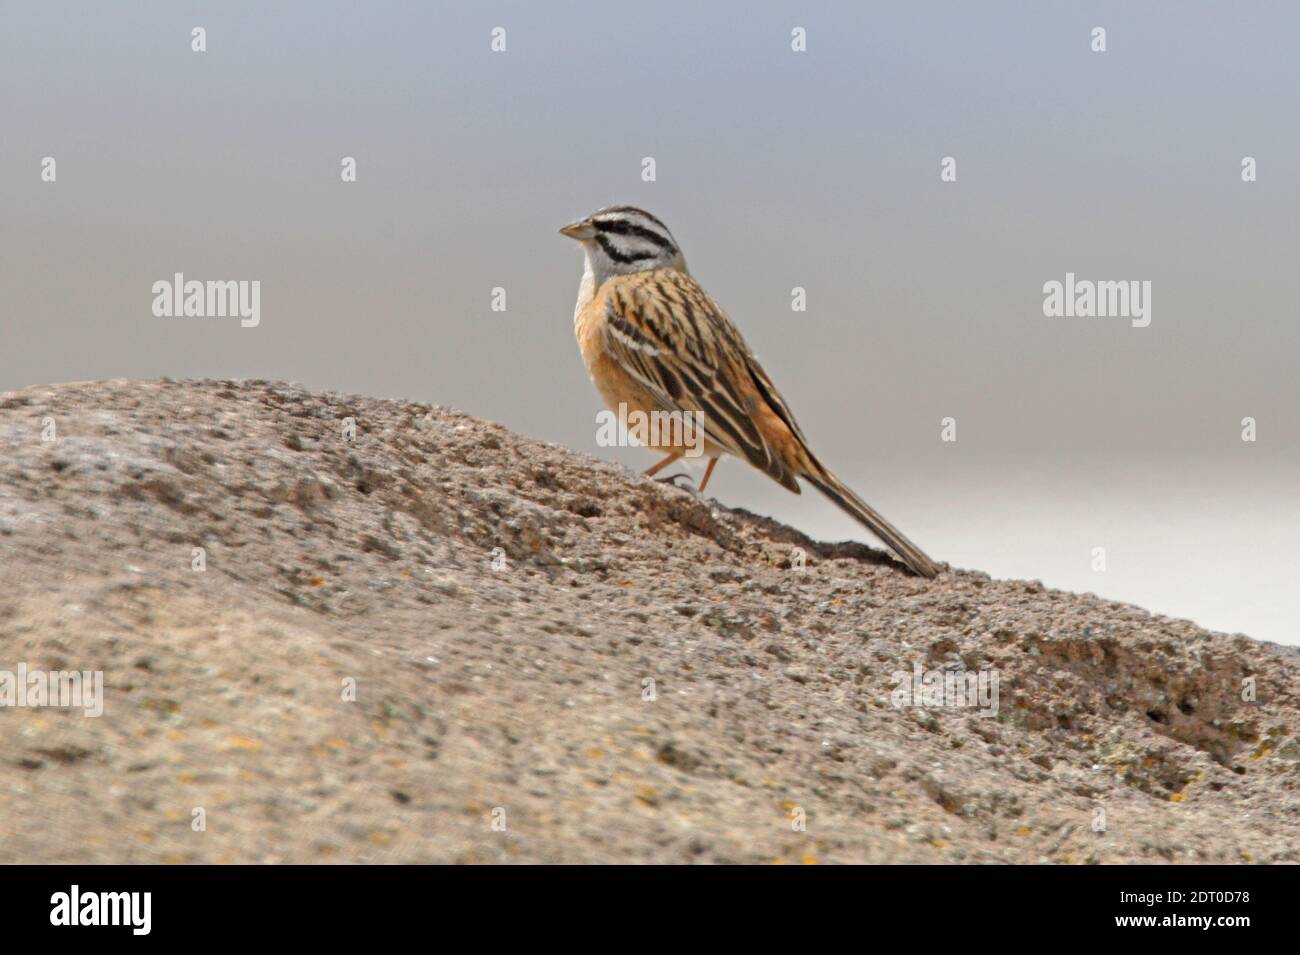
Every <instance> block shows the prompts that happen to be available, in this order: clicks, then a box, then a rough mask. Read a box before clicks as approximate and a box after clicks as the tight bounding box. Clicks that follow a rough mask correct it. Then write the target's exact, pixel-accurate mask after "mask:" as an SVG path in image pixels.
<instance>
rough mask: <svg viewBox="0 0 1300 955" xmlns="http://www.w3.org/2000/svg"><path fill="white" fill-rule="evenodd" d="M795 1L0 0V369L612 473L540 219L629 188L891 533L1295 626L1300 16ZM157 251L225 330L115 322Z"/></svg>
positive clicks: (750, 499) (770, 507)
mask: <svg viewBox="0 0 1300 955" xmlns="http://www.w3.org/2000/svg"><path fill="white" fill-rule="evenodd" d="M804 6H805V5H803V4H795V3H787V4H779V3H743V4H742V3H709V4H702V3H698V2H696V3H689V2H681V3H677V2H672V0H659V2H656V3H654V4H638V5H632V4H627V5H615V4H611V3H608V2H602V3H578V2H566V3H548V4H541V3H524V2H519V3H482V4H470V3H455V4H452V3H383V2H369V3H363V4H362V3H335V2H311V3H307V2H301V3H292V2H277V3H262V4H253V3H225V4H202V3H185V2H175V0H168V2H131V3H125V2H122V3H89V2H86V3H66V4H50V3H44V2H18V0H0V24H2V25H3V29H2V30H0V130H2V131H3V137H2V139H0V209H2V210H3V214H2V216H0V296H2V297H3V307H2V308H0V389H9V388H17V387H22V386H25V385H29V384H38V383H47V382H57V381H68V380H80V379H92V378H108V377H158V376H172V377H265V378H277V379H288V380H293V381H298V382H302V383H304V384H306V385H308V386H310V387H314V388H330V389H338V390H345V391H354V392H361V393H366V394H372V395H383V396H401V397H407V398H413V399H417V400H424V401H430V402H435V403H439V404H447V405H454V406H457V407H461V408H464V409H465V410H467V411H469V412H471V413H473V414H476V415H479V416H482V417H485V418H491V419H494V420H497V421H500V422H502V423H504V424H506V425H508V426H509V427H511V428H513V429H515V430H517V431H521V432H523V433H525V434H529V435H534V436H537V437H541V438H545V439H547V440H552V441H557V442H561V443H563V444H566V445H569V446H571V447H574V448H577V449H579V450H583V451H587V452H591V453H596V454H602V455H605V456H609V457H614V458H616V459H619V460H624V461H626V462H628V463H629V464H632V465H635V466H645V465H646V464H648V463H650V462H651V461H652V460H653V458H652V456H650V455H649V454H647V453H646V452H644V451H639V450H617V449H615V450H607V449H601V448H598V447H596V445H595V413H596V412H597V410H599V407H600V406H599V404H598V402H597V398H596V395H595V392H594V390H593V389H592V387H591V385H590V383H589V382H588V380H587V378H586V374H585V371H584V369H583V366H582V363H581V360H580V358H579V356H578V353H577V349H576V347H575V345H574V341H573V336H572V330H571V329H572V324H571V318H572V309H573V300H574V297H575V294H576V288H577V282H578V278H579V275H580V269H581V255H580V253H579V250H578V248H577V246H575V245H574V244H573V243H572V242H570V241H568V240H566V239H564V238H562V237H560V236H558V235H557V234H556V232H555V230H556V228H557V227H558V226H560V225H562V224H564V223H566V222H568V221H571V220H572V219H574V218H576V217H578V216H579V215H582V214H585V213H587V212H590V211H592V210H594V209H596V208H598V207H600V206H602V205H607V204H610V203H615V202H618V203H636V204H639V205H643V206H645V207H646V208H648V209H649V210H650V211H651V212H653V213H655V214H656V215H658V216H659V217H660V218H663V219H665V220H666V221H667V222H668V224H669V225H670V227H671V228H672V229H673V232H674V233H675V235H676V236H677V238H678V240H679V242H680V243H681V244H682V246H683V247H684V249H685V252H686V255H687V258H688V260H689V262H690V265H691V269H692V271H693V272H694V274H695V275H696V277H697V278H699V279H700V280H701V281H702V282H703V283H704V285H705V286H706V287H707V288H708V289H709V290H710V291H711V292H712V293H713V295H714V296H715V297H716V298H717V299H718V300H719V301H720V302H721V303H722V304H723V305H724V306H725V307H726V308H727V309H728V311H729V312H730V313H731V315H732V316H733V318H734V319H735V320H736V322H737V323H738V325H739V326H740V327H741V329H742V330H743V331H744V333H745V335H746V337H747V338H748V339H749V341H750V343H751V344H752V345H753V346H754V348H755V350H756V351H757V352H758V354H759V357H760V358H761V359H762V361H763V362H764V364H765V365H766V367H767V370H768V372H769V373H770V374H771V375H772V377H773V378H774V379H775V381H776V382H777V384H778V385H779V386H780V387H781V389H782V391H783V392H784V393H785V396H786V398H787V399H788V400H789V402H790V403H791V405H792V406H793V408H794V410H795V412H796V414H797V416H798V417H799V419H800V423H801V424H802V426H803V428H804V430H805V432H806V433H807V434H808V436H809V438H810V440H811V441H812V443H813V445H814V447H815V448H816V449H817V451H818V453H819V455H820V456H821V457H822V458H823V460H825V461H826V462H827V463H828V464H830V465H831V466H833V467H834V468H835V469H836V470H837V471H838V472H839V473H840V474H841V476H842V477H843V478H845V480H847V481H848V482H849V483H850V484H852V485H854V486H856V487H857V488H858V489H859V491H860V492H861V493H862V494H863V496H864V497H866V498H867V500H869V501H870V502H871V503H872V504H874V505H875V506H877V507H878V508H879V509H880V510H881V511H882V512H883V513H885V514H886V515H887V516H888V517H889V518H891V519H892V520H893V521H894V522H895V523H897V524H898V525H900V526H901V527H902V528H903V530H904V531H905V532H907V533H908V534H909V535H910V536H912V537H913V538H914V539H915V540H917V542H918V543H920V544H921V545H922V546H924V547H925V548H926V549H927V550H928V551H929V552H930V553H931V554H932V555H933V556H935V557H937V558H939V559H943V560H948V561H951V562H952V563H954V564H956V565H959V566H968V567H975V568H980V569H983V570H987V571H989V572H991V573H993V574H994V575H995V576H1020V577H1034V578H1040V579H1042V580H1043V581H1044V582H1045V583H1047V584H1049V585H1051V586H1059V587H1064V588H1067V589H1071V590H1081V591H1094V592H1096V593H1099V594H1101V595H1103V596H1108V597H1114V598H1117V599H1123V600H1129V601H1133V602H1135V603H1140V604H1142V605H1143V606H1146V607H1148V608H1149V609H1152V610H1157V611H1160V612H1164V613H1169V614H1172V615H1175V616H1185V617H1190V618H1192V619H1194V620H1196V621H1197V622H1198V623H1201V624H1203V625H1205V626H1209V627H1212V628H1215V629H1220V630H1227V631H1243V632H1246V633H1248V634H1250V635H1252V636H1255V637H1259V638H1264V639H1272V640H1277V641H1281V642H1287V643H1300V626H1297V620H1298V619H1300V586H1297V570H1298V569H1300V561H1298V560H1297V558H1296V556H1295V547H1296V542H1297V537H1298V536H1300V498H1298V496H1297V491H1296V487H1297V480H1296V478H1297V471H1298V465H1300V438H1298V435H1300V408H1298V405H1300V402H1297V395H1298V389H1297V376H1296V372H1295V368H1296V362H1297V358H1298V356H1300V329H1298V328H1297V321H1296V318H1295V315H1294V312H1295V308H1296V305H1295V303H1296V302H1297V300H1298V298H1300V270H1298V269H1297V268H1296V267H1295V264H1294V262H1293V259H1294V257H1295V253H1296V241H1295V224H1296V222H1297V219H1298V218H1300V216H1298V213H1300V191H1298V186H1297V182H1298V179H1297V171H1298V170H1300V123H1297V122H1296V115H1297V106H1298V105H1300V58H1297V56H1296V55H1295V50H1294V47H1295V42H1294V38H1295V37H1296V36H1297V35H1300V6H1297V5H1296V4H1294V3H1260V2H1254V3H1250V4H1244V5H1239V6H1233V5H1229V4H1209V3H1187V2H1178V3H1174V2H1167V3H1162V2H1150V3H1142V4H1125V3H1090V4H1041V3H1033V2H1023V3H981V4H967V3H957V2H952V3H901V2H900V3H889V4H884V3H873V4H861V3H829V2H828V3H819V4H816V5H812V9H801V7H804ZM195 26H203V27H205V28H206V30H207V45H208V50H207V52H206V53H202V54H197V53H194V52H192V51H191V49H190V31H191V28H192V27H195ZM496 26H501V27H504V28H505V30H506V43H507V50H506V52H504V53H493V52H492V51H491V49H490V39H491V38H490V31H491V30H492V28H493V27H496ZM796 26H801V27H804V28H805V29H806V30H807V37H808V40H807V45H808V49H807V52H806V53H795V52H792V50H791V48H790V32H791V29H792V28H793V27H796ZM1094 26H1104V27H1105V28H1106V30H1107V45H1108V50H1107V52H1105V53H1103V54H1098V53H1093V52H1092V51H1091V50H1090V31H1091V29H1092V28H1093V27H1094ZM44 156H53V157H55V159H56V160H57V163H58V167H57V169H58V181H57V182H56V183H54V184H47V183H42V182H41V180H40V162H41V158H42V157H44ZM343 156H354V157H356V159H357V162H358V174H359V181H358V182H356V183H351V184H344V183H342V182H341V181H340V177H339V169H340V167H339V162H340V159H341V158H342V157H343ZM645 156H652V157H654V158H655V160H656V164H657V180H656V181H655V182H650V183H647V182H643V181H642V180H641V176H640V173H641V159H642V158H643V157H645ZM944 156H954V157H956V159H957V174H958V178H957V182H955V183H942V182H940V178H939V169H940V160H941V158H942V157H944ZM1243 156H1253V157H1255V158H1256V159H1257V161H1258V174H1259V180H1258V181H1257V182H1255V183H1250V184H1247V183H1243V182H1242V180H1241V176H1240V169H1241V165H1240V164H1241V159H1242V157H1243ZM177 271H180V272H183V273H185V275H186V276H187V277H189V278H197V279H201V280H206V279H247V280H252V279H257V280H260V281H261V283H262V321H261V324H260V326H259V327H257V328H255V329H247V328H241V327H240V325H239V322H238V320H225V321H222V320H215V321H203V320H189V321H186V320H165V319H159V318H155V317H154V316H153V315H152V312H151V304H152V299H153V296H152V292H151V286H152V284H153V283H154V282H155V281H157V280H159V279H170V277H171V275H172V274H173V273H174V272H177ZM1067 271H1072V272H1074V273H1076V274H1077V275H1078V276H1079V277H1080V278H1091V279H1114V280H1122V279H1137V280H1149V281H1150V282H1151V283H1152V285H1153V293H1152V305H1153V312H1152V321H1151V325H1150V327H1148V328H1145V329H1137V328H1133V327H1131V326H1130V324H1129V323H1128V322H1127V321H1126V320H1119V319H1083V318H1074V319H1048V318H1045V317H1044V316H1043V314H1042V302H1043V293H1042V286H1043V283H1044V282H1047V281H1050V280H1053V279H1056V280H1063V279H1064V277H1065V273H1066V272H1067ZM796 285H797V286H803V287H804V288H806V289H807V297H808V310H807V311H806V312H802V313H795V312H792V311H791V309H790V290H791V288H792V287H793V286H796ZM494 286H502V287H504V288H505V289H506V290H507V303H508V309H507V311H506V312H504V313H497V312H493V311H492V310H491V309H490V303H491V290H492V288H493V287H494ZM1248 415H1249V416H1252V417H1254V418H1256V419H1257V421H1258V428H1259V439H1258V441H1257V442H1255V443H1253V444H1250V443H1244V442H1242V441H1241V439H1240V430H1241V424H1240V422H1241V419H1242V418H1243V417H1245V416H1248ZM945 416H952V417H954V418H955V419H956V420H957V434H958V440H957V442H956V443H954V444H946V443H943V442H941V441H940V421H941V419H942V418H944V417H945ZM710 492H711V493H713V494H716V495H717V496H718V498H719V499H720V500H723V501H725V502H726V503H729V504H733V505H740V506H745V507H748V508H750V509H752V510H757V511H763V512H767V513H774V514H776V515H777V516H778V517H781V518H783V519H785V520H788V521H790V522H792V523H794V524H796V525H797V526H799V527H801V528H803V529H805V530H807V531H809V532H811V533H813V534H816V535H819V536H825V537H828V538H836V539H839V538H844V537H850V536H858V531H857V528H856V525H854V524H853V523H852V522H851V521H849V520H848V519H847V518H844V517H842V516H841V515H840V514H839V513H838V512H837V511H835V510H834V508H833V507H831V506H830V505H829V504H825V503H824V502H821V501H819V500H814V498H815V497H816V495H815V492H812V491H809V492H808V493H806V494H805V495H804V496H803V497H801V498H796V497H793V496H791V495H789V494H788V493H787V492H785V491H784V490H782V489H781V488H779V487H777V486H776V485H774V484H771V483H770V482H768V481H767V480H766V479H765V478H763V477H762V476H760V475H757V474H754V473H752V472H749V471H748V470H747V468H746V467H745V466H743V465H741V464H738V463H736V462H734V461H733V462H724V463H723V465H721V466H720V468H719V470H718V472H717V473H716V474H715V476H714V478H713V483H712V484H711V485H710ZM1097 546H1102V547H1105V548H1106V549H1107V569H1106V570H1105V571H1104V572H1097V571H1094V570H1093V569H1092V548H1093V547H1097Z"/></svg>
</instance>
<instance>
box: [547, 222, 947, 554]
mask: <svg viewBox="0 0 1300 955" xmlns="http://www.w3.org/2000/svg"><path fill="white" fill-rule="evenodd" d="M559 231H560V234H561V235H564V236H568V237H569V238H571V239H575V240H576V241H578V242H579V243H581V245H582V249H583V252H584V253H585V260H584V264H583V274H582V280H581V282H580V284H579V286H578V301H577V305H576V306H575V307H574V310H573V326H574V334H575V336H576V337H577V339H578V348H579V350H580V351H581V353H582V358H583V361H584V362H585V364H586V366H587V372H588V374H589V375H590V376H591V380H592V383H593V384H594V385H595V386H596V390H597V391H598V392H600V394H601V397H602V398H603V399H604V400H605V403H606V404H607V405H608V406H609V408H610V409H611V410H613V411H617V410H618V409H619V407H620V406H623V408H624V409H625V410H627V409H630V410H632V411H639V412H641V413H642V414H643V415H650V414H652V413H655V412H659V413H663V412H669V413H672V412H676V413H678V414H681V415H688V414H689V415H692V416H694V417H693V419H692V420H695V421H698V422H699V424H700V427H701V428H702V429H703V432H704V441H703V453H704V454H705V455H706V456H707V457H708V458H709V463H708V466H707V468H706V470H705V472H704V478H703V480H702V481H701V482H700V485H699V489H698V490H699V492H700V493H703V491H704V489H705V487H707V486H708V483H709V478H710V477H711V476H712V474H713V468H714V466H715V465H716V464H717V463H718V459H719V458H720V457H722V456H723V455H724V454H729V455H732V456H733V457H737V458H740V459H742V460H744V461H747V462H748V463H749V464H751V465H753V466H754V467H755V468H757V469H758V470H760V471H762V472H763V473H764V474H766V475H767V476H768V477H770V478H772V479H773V480H774V481H776V482H777V483H778V484H780V485H782V486H783V487H785V488H787V489H788V490H790V491H793V492H794V493H795V494H799V493H801V489H800V485H799V479H800V478H802V479H803V480H806V481H808V482H809V483H810V484H812V485H813V487H815V488H817V490H819V491H821V493H822V494H824V495H826V497H827V498H829V499H830V500H831V501H832V502H833V503H834V504H836V505H837V506H838V507H840V508H841V509H842V510H843V511H845V512H846V513H847V514H849V515H850V516H851V517H853V518H855V519H856V520H857V521H858V522H860V523H861V524H862V525H863V526H864V527H866V529H867V530H869V531H870V532H871V533H872V534H873V535H875V536H876V537H877V538H879V539H880V540H881V541H882V542H883V543H884V544H885V545H887V546H888V547H889V549H890V550H891V551H892V552H893V553H894V555H896V556H897V557H898V558H899V559H900V560H901V561H902V562H903V563H904V564H905V565H906V566H907V567H908V568H909V569H910V570H911V571H912V572H913V573H915V574H917V575H919V576H921V577H926V578H930V577H934V576H935V575H936V574H938V572H939V567H938V565H937V564H935V562H934V561H932V560H931V559H930V558H929V557H927V556H926V554H925V552H924V551H922V550H921V549H920V548H919V547H917V546H916V545H915V544H913V543H912V542H911V541H910V540H908V538H907V537H906V536H904V535H903V534H902V532H900V531H899V530H898V529H897V528H896V527H894V526H893V525H892V524H890V523H889V522H888V521H887V520H885V519H884V518H883V517H882V516H881V515H880V514H879V513H877V512H876V511H875V510H873V509H872V508H871V507H870V506H869V505H868V504H867V503H866V502H865V501H863V500H862V498H860V497H858V495H857V494H855V493H854V492H853V491H852V490H851V489H850V488H849V487H848V486H847V485H846V484H845V483H844V482H843V481H841V480H840V479H839V478H838V477H836V476H835V475H834V474H833V473H832V472H831V471H830V470H829V469H828V468H826V467H825V466H824V465H823V464H822V463H821V462H820V461H819V460H818V459H817V457H816V456H815V455H814V454H813V453H812V450H811V449H810V448H809V447H808V441H807V439H806V438H805V437H804V433H803V431H802V430H800V428H799V425H798V424H797V423H796V422H795V419H794V415H793V414H792V413H791V411H790V406H789V405H788V404H787V403H786V401H785V399H784V398H782V397H781V393H780V392H779V391H777V389H776V386H775V385H774V384H773V383H772V379H771V378H769V377H768V375H767V372H765V371H764V370H763V367H762V366H761V365H760V364H759V362H758V359H757V358H756V357H755V356H754V352H753V351H752V350H751V349H750V347H749V346H748V345H747V344H746V343H745V340H744V339H743V338H742V337H741V335H740V331H739V330H738V329H737V328H736V326H735V325H734V324H733V323H732V321H731V319H730V318H728V317H727V314H726V312H724V311H723V310H722V308H721V307H720V306H719V305H718V304H717V303H716V302H715V301H714V300H713V298H712V297H711V296H710V295H709V293H708V292H706V291H705V290H704V288H703V287H702V286H701V285H700V284H699V283H698V282H697V281H696V280H695V279H694V278H693V277H692V276H691V273H690V271H689V270H688V269H687V267H686V258H685V256H683V255H682V250H681V247H680V246H679V245H678V244H677V240H676V239H675V238H673V235H672V233H671V232H670V231H669V230H668V227H667V226H666V225H664V223H663V222H662V221H661V220H660V219H658V218H656V217H655V216H653V215H651V214H650V213H649V212H646V211H645V210H643V209H639V208H637V207H635V206H626V205H615V206H607V207H605V208H603V209H600V210H598V211H596V212H594V213H592V214H591V215H589V216H586V217H584V218H582V219H578V220H577V221H576V222H572V223H570V224H569V225H566V226H564V227H562V228H561V229H560V230H559ZM677 438H678V440H677V441H676V443H675V444H674V443H673V442H672V441H663V440H662V439H661V441H660V442H659V443H658V444H651V447H652V448H653V449H655V450H659V451H662V452H664V453H665V454H666V457H664V459H663V460H661V461H660V462H658V463H657V464H655V465H654V466H652V467H651V468H649V469H648V470H647V471H646V472H645V474H646V475H648V476H651V477H653V476H654V475H655V474H657V473H658V472H659V471H660V470H662V469H663V468H665V467H667V466H668V465H671V464H672V463H673V462H675V461H677V460H678V459H680V458H681V457H682V456H683V455H684V454H687V453H688V449H687V448H686V447H685V446H684V445H683V444H682V442H681V440H680V435H677Z"/></svg>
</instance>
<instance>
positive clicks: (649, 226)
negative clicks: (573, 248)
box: [560, 206, 686, 284]
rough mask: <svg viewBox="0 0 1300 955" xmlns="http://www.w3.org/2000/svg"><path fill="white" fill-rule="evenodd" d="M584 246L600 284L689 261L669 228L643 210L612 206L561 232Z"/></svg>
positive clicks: (677, 267) (676, 267) (676, 266)
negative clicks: (618, 277) (609, 278)
mask: <svg viewBox="0 0 1300 955" xmlns="http://www.w3.org/2000/svg"><path fill="white" fill-rule="evenodd" d="M560 234H561V235H567V236H568V237H569V238H570V239H574V240H576V241H578V242H581V243H582V247H583V249H584V250H585V251H586V253H587V261H588V262H589V263H590V265H591V270H592V272H593V273H594V274H595V276H596V281H597V284H599V283H600V282H603V281H604V280H605V279H606V278H608V277H609V276H611V275H627V274H629V273H632V272H648V271H650V270H651V269H665V268H674V269H680V270H681V271H683V272H684V271H686V259H685V258H684V257H683V256H682V250H681V249H679V248H678V247H677V240H676V239H674V238H673V235H672V233H671V232H669V231H668V227H667V226H666V225H664V224H663V223H662V222H660V221H659V220H658V219H656V218H655V217H654V216H652V215H651V214H650V213H648V212H646V211H645V210H643V209H637V208H636V207H634V206H609V207H608V208H605V209H601V210H600V211H599V212H593V213H592V214H591V215H589V216H587V217H586V218H585V219H579V220H578V221H577V222H573V223H571V224H569V225H566V226H565V227H564V228H563V229H561V230H560Z"/></svg>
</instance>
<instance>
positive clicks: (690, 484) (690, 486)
mask: <svg viewBox="0 0 1300 955" xmlns="http://www.w3.org/2000/svg"><path fill="white" fill-rule="evenodd" d="M678 479H682V480H685V481H686V486H685V487H682V485H680V484H678V483H677V481H678ZM655 483H656V484H671V485H672V486H673V487H675V488H677V490H679V491H685V492H686V493H687V494H691V495H694V496H695V497H700V492H699V489H698V488H696V486H695V482H694V481H692V480H691V476H690V475H689V474H670V475H668V477H661V478H655Z"/></svg>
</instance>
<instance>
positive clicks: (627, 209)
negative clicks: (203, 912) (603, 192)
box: [596, 206, 668, 232]
mask: <svg viewBox="0 0 1300 955" xmlns="http://www.w3.org/2000/svg"><path fill="white" fill-rule="evenodd" d="M606 212H622V213H625V214H626V215H633V216H641V217H642V218H644V219H648V220H650V221H651V222H653V223H654V224H655V225H657V226H658V227H659V228H661V229H663V230H664V231H665V232H667V231H668V226H666V225H664V224H663V223H662V222H661V221H660V220H658V219H656V218H655V217H654V216H652V215H651V214H650V213H648V212H646V211H645V210H644V209H638V208H637V207H636V206H610V207H609V208H607V209H601V210H600V212H598V213H596V215H601V214H603V213H606Z"/></svg>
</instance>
